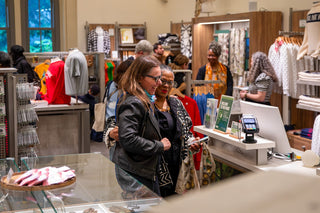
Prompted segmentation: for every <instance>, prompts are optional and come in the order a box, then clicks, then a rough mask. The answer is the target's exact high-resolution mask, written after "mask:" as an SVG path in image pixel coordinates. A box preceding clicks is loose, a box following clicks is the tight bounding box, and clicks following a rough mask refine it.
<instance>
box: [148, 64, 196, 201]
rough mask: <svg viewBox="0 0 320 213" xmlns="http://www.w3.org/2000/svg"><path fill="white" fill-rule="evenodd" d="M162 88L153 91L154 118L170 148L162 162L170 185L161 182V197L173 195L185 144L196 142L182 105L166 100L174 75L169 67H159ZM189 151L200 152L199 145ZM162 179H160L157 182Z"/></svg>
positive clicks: (175, 99) (184, 153) (183, 156)
mask: <svg viewBox="0 0 320 213" xmlns="http://www.w3.org/2000/svg"><path fill="white" fill-rule="evenodd" d="M160 69H161V85H160V86H158V87H157V89H156V93H155V94H156V97H157V99H156V101H155V102H154V105H155V117H156V118H157V120H158V123H159V127H160V132H161V136H162V137H166V138H168V139H169V141H170V142H171V148H170V149H169V150H166V151H165V152H164V155H163V156H164V159H165V161H166V163H167V164H168V169H169V173H170V176H171V179H172V184H165V181H164V180H163V179H161V180H162V181H161V182H162V185H164V186H162V187H160V192H161V196H162V197H167V196H170V195H174V194H176V193H175V188H176V183H177V179H178V175H179V170H180V166H181V162H182V160H184V159H185V158H186V156H187V154H188V143H189V142H192V141H195V140H199V139H200V138H199V137H197V138H194V136H193V134H192V132H191V131H190V129H191V127H192V121H191V118H190V116H189V114H188V112H187V111H186V110H185V108H184V106H183V104H182V102H181V101H180V100H179V99H178V98H175V97H171V96H169V92H170V90H171V89H172V86H173V84H174V73H173V71H172V69H171V68H170V67H169V66H166V65H160ZM190 149H191V151H193V152H195V151H199V149H200V144H198V143H195V144H192V145H191V146H190ZM160 178H161V177H159V179H160Z"/></svg>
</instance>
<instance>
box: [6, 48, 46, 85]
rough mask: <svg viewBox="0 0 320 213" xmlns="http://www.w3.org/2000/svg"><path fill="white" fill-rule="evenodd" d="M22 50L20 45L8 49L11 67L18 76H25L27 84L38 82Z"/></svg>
mask: <svg viewBox="0 0 320 213" xmlns="http://www.w3.org/2000/svg"><path fill="white" fill-rule="evenodd" d="M23 52H24V48H23V47H22V46H20V45H13V46H12V47H11V48H10V55H11V57H12V62H13V67H14V68H16V69H17V72H18V73H19V74H27V75H28V82H29V83H31V82H35V81H40V79H39V77H38V75H37V73H36V72H35V71H34V70H33V69H32V67H31V65H30V64H29V63H28V62H27V60H26V57H25V56H24V55H23Z"/></svg>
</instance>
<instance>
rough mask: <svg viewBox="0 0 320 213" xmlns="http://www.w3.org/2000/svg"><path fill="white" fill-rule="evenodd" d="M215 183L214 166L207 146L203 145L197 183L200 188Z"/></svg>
mask: <svg viewBox="0 0 320 213" xmlns="http://www.w3.org/2000/svg"><path fill="white" fill-rule="evenodd" d="M215 181H216V164H215V162H214V159H213V157H212V155H211V153H210V150H209V148H208V145H207V144H206V143H203V145H202V155H201V162H200V169H199V182H200V185H201V187H202V186H207V185H209V184H210V183H213V182H215Z"/></svg>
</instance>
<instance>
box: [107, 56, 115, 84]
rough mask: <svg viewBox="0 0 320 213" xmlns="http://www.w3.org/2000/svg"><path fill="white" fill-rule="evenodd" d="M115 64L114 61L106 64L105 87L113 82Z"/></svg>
mask: <svg viewBox="0 0 320 213" xmlns="http://www.w3.org/2000/svg"><path fill="white" fill-rule="evenodd" d="M115 67H116V65H115V63H114V62H113V61H106V62H105V64H104V72H105V85H107V83H108V82H109V81H113V76H114V71H115Z"/></svg>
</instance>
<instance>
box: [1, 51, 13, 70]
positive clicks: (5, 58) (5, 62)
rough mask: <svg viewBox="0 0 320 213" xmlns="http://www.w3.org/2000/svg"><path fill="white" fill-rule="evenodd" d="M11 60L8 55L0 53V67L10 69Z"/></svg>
mask: <svg viewBox="0 0 320 213" xmlns="http://www.w3.org/2000/svg"><path fill="white" fill-rule="evenodd" d="M10 64H11V60H10V56H9V54H8V53H6V52H3V51H0V67H10Z"/></svg>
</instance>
